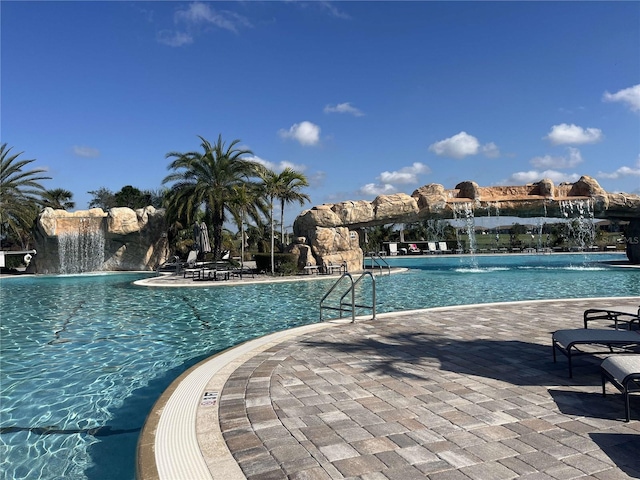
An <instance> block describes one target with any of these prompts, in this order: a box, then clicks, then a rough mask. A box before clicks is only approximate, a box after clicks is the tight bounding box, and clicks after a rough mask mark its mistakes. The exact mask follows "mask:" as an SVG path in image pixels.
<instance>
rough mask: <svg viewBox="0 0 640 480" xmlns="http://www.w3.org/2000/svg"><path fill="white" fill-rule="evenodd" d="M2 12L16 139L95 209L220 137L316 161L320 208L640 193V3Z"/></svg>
mask: <svg viewBox="0 0 640 480" xmlns="http://www.w3.org/2000/svg"><path fill="white" fill-rule="evenodd" d="M0 8H1V18H2V25H1V27H2V33H1V35H2V58H1V66H2V71H1V75H2V78H1V80H2V85H1V87H2V98H1V115H2V117H1V119H2V124H1V136H2V142H6V143H8V144H9V146H13V148H14V152H15V151H24V154H23V156H22V157H23V158H35V159H36V162H35V163H34V164H32V165H34V166H37V167H42V168H46V169H47V170H48V173H49V175H50V176H51V177H53V180H50V181H47V182H44V183H45V185H46V187H47V188H65V189H68V190H71V191H72V192H73V194H74V200H75V201H76V203H77V208H78V209H85V208H87V203H88V201H89V200H90V199H91V196H90V195H89V194H88V193H87V192H88V191H90V190H97V189H98V188H100V187H107V188H109V189H111V190H112V191H114V192H115V191H118V190H119V189H120V188H122V187H123V186H125V185H133V186H135V187H137V188H140V189H158V188H160V187H161V182H162V179H163V178H164V177H165V176H166V175H167V174H168V170H167V165H168V163H169V160H167V159H166V158H165V155H166V153H167V152H170V151H180V152H186V151H190V150H196V149H199V139H198V138H197V135H202V136H203V137H205V138H207V139H208V140H210V141H212V142H213V141H215V140H216V139H217V137H218V135H219V134H222V137H223V139H224V140H225V141H227V142H230V141H232V140H234V139H239V140H241V145H242V146H243V147H245V148H249V149H251V150H252V151H253V152H254V154H255V156H256V159H258V160H260V161H263V162H265V163H267V164H268V165H270V166H271V167H272V168H274V169H275V170H279V169H281V168H283V166H287V165H288V166H293V167H294V168H296V169H298V170H301V171H303V172H304V173H305V174H306V175H307V177H308V178H309V179H310V181H311V187H310V188H309V189H308V190H307V193H308V194H309V195H310V197H311V199H312V201H311V204H308V205H307V207H308V206H311V205H316V204H320V203H329V202H336V201H341V200H360V199H367V200H372V199H373V198H375V196H376V195H378V194H380V193H394V192H405V193H408V194H411V193H412V192H413V190H414V189H415V188H417V187H419V186H421V185H426V184H429V183H439V184H443V185H444V186H445V187H446V188H453V187H454V186H455V185H456V184H457V183H459V182H461V181H464V180H473V181H476V182H477V183H478V184H480V185H481V186H491V185H505V184H511V185H522V184H524V183H528V182H534V181H538V180H541V179H542V178H551V179H552V180H553V181H555V182H556V183H559V182H562V181H575V180H577V179H578V178H579V177H580V176H581V175H590V176H593V177H595V178H596V179H597V180H598V182H599V183H600V184H601V185H602V186H603V187H604V188H605V189H606V190H608V191H612V192H627V193H640V3H639V2H555V3H553V2H360V1H358V2H319V1H318V2H297V1H286V2H276V1H269V2H254V1H246V2H172V1H166V2H133V1H132V2H127V1H117V2H116V1H112V2H93V1H91V2H75V1H70V2H57V1H47V2H29V1H20V2H12V1H2V2H1V4H0ZM300 211H301V209H300V207H298V206H294V207H292V208H289V209H288V217H289V218H288V219H287V223H288V222H291V221H292V220H293V218H294V217H295V216H296V215H297V214H298V213H299V212H300Z"/></svg>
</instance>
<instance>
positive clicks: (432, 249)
mask: <svg viewBox="0 0 640 480" xmlns="http://www.w3.org/2000/svg"><path fill="white" fill-rule="evenodd" d="M427 251H428V252H429V253H430V254H432V255H433V254H435V253H441V252H440V251H438V249H437V247H436V242H427Z"/></svg>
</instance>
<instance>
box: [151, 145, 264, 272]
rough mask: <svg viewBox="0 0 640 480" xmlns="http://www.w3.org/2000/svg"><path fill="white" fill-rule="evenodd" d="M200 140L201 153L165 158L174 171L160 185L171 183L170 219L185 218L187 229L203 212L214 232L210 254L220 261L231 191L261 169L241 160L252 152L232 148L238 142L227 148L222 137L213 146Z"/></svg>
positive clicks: (170, 154) (171, 154)
mask: <svg viewBox="0 0 640 480" xmlns="http://www.w3.org/2000/svg"><path fill="white" fill-rule="evenodd" d="M199 138H200V140H201V144H200V146H201V147H202V150H203V152H196V151H194V152H186V153H180V152H169V153H167V155H166V158H173V161H172V162H171V163H170V164H169V167H168V168H169V169H170V170H174V172H173V173H171V174H169V175H168V176H167V177H165V179H164V180H163V181H162V183H163V184H166V183H171V182H174V183H173V185H172V187H171V191H170V192H169V194H168V198H167V200H168V204H167V210H168V212H167V214H168V215H169V218H172V217H173V218H176V219H179V218H180V219H181V218H184V219H186V224H187V225H189V224H191V223H193V221H194V219H195V217H196V213H197V212H198V210H201V209H204V212H205V218H206V219H207V223H209V224H210V225H211V227H212V231H213V254H214V257H215V258H216V259H219V257H220V252H221V251H222V229H223V225H224V223H225V221H226V220H227V213H231V210H232V208H233V205H232V199H233V197H234V187H235V186H237V185H241V184H242V183H244V182H246V181H248V180H249V179H250V178H252V177H254V176H256V175H257V173H258V171H259V169H260V168H261V165H260V164H259V163H257V162H253V161H250V160H246V159H244V158H242V157H243V155H249V154H251V153H252V152H251V151H250V150H242V149H238V148H235V147H236V145H237V144H238V143H239V142H240V140H233V141H232V142H231V143H230V144H229V146H228V147H227V146H226V145H225V143H224V142H223V141H222V135H220V136H218V141H217V142H216V143H215V144H213V145H212V144H211V143H209V142H208V141H207V140H205V139H204V138H203V137H199Z"/></svg>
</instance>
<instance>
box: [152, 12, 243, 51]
mask: <svg viewBox="0 0 640 480" xmlns="http://www.w3.org/2000/svg"><path fill="white" fill-rule="evenodd" d="M173 20H174V23H175V24H176V25H180V28H181V30H168V29H165V30H161V31H159V32H158V33H157V35H156V40H157V41H158V42H159V43H162V44H164V45H168V46H170V47H181V46H183V45H189V44H191V43H193V42H194V39H195V37H196V36H197V35H199V34H200V33H201V32H202V31H204V27H215V28H220V29H223V30H228V31H231V32H234V33H237V32H238V30H239V28H240V27H246V28H250V27H252V25H251V23H250V22H249V20H247V18H245V17H243V16H242V15H239V14H237V13H235V12H232V11H229V10H214V9H213V8H211V6H210V5H208V4H206V3H203V2H193V3H190V4H189V5H188V6H187V7H186V8H183V9H181V10H178V11H177V12H176V13H175V14H174V16H173Z"/></svg>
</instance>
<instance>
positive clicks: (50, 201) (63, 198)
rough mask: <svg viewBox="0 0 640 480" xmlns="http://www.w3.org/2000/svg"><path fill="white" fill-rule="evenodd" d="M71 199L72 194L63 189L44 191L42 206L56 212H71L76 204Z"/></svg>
mask: <svg viewBox="0 0 640 480" xmlns="http://www.w3.org/2000/svg"><path fill="white" fill-rule="evenodd" d="M72 198H73V193H71V192H70V191H69V190H65V189H64V188H53V189H51V190H45V191H44V193H43V194H42V206H44V207H51V208H53V209H56V210H71V209H72V208H75V206H76V202H74V201H72Z"/></svg>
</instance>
